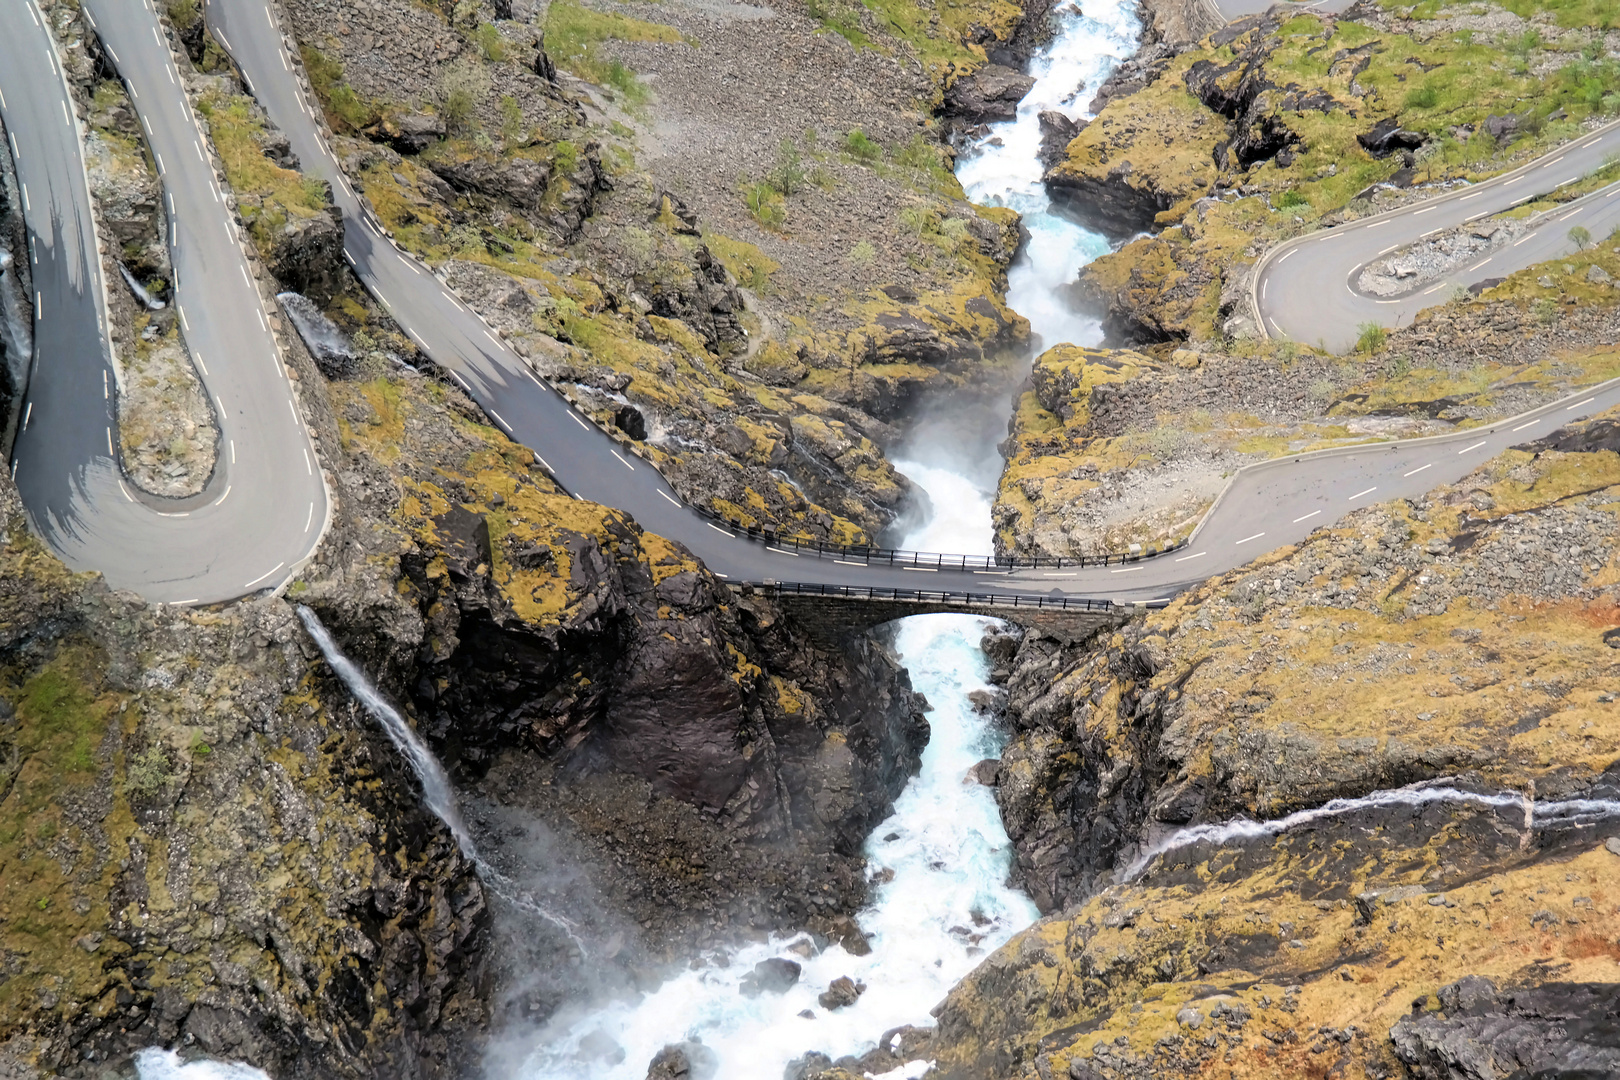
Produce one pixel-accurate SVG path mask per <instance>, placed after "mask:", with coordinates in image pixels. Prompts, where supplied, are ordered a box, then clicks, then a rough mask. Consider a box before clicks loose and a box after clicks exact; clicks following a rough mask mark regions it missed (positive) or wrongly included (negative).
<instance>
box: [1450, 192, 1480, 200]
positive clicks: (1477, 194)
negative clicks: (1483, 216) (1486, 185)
mask: <svg viewBox="0 0 1620 1080" xmlns="http://www.w3.org/2000/svg"><path fill="white" fill-rule="evenodd" d="M1483 194H1485V193H1484V192H1483V191H1476V192H1474V193H1473V194H1471V195H1464V196H1463V197H1462V198H1460V199H1458V200H1457V201H1458V202H1467V201H1468V200H1469V199H1477V198H1479V197H1480V196H1481V195H1483Z"/></svg>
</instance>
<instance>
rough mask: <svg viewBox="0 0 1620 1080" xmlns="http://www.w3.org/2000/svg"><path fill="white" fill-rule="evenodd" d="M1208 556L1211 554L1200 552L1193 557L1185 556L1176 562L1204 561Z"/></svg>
mask: <svg viewBox="0 0 1620 1080" xmlns="http://www.w3.org/2000/svg"><path fill="white" fill-rule="evenodd" d="M1208 554H1209V552H1207V551H1200V552H1197V553H1196V554H1193V555H1183V556H1182V557H1181V558H1179V559H1177V560H1176V562H1186V561H1187V560H1188V559H1202V558H1203V557H1204V556H1205V555H1208Z"/></svg>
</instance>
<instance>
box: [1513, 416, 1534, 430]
mask: <svg viewBox="0 0 1620 1080" xmlns="http://www.w3.org/2000/svg"><path fill="white" fill-rule="evenodd" d="M1539 423H1541V418H1540V417H1539V416H1538V417H1536V419H1534V420H1526V421H1525V422H1524V423H1522V424H1520V425H1519V426H1518V427H1516V428H1514V429H1513V430H1514V431H1523V430H1524V429H1525V428H1527V427H1530V426H1531V425H1532V424H1539Z"/></svg>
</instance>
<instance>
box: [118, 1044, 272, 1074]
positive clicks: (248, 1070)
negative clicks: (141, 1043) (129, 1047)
mask: <svg viewBox="0 0 1620 1080" xmlns="http://www.w3.org/2000/svg"><path fill="white" fill-rule="evenodd" d="M135 1075H136V1076H138V1077H140V1080H270V1077H269V1076H268V1075H267V1074H265V1073H263V1072H261V1071H260V1070H258V1069H255V1068H254V1067H253V1066H251V1065H243V1064H242V1063H241V1062H224V1061H209V1060H207V1059H206V1058H201V1059H198V1060H196V1061H182V1060H181V1058H180V1055H179V1054H177V1053H175V1052H174V1051H173V1050H160V1049H158V1048H156V1047H148V1048H147V1049H145V1050H142V1051H141V1052H140V1053H138V1054H136V1055H135Z"/></svg>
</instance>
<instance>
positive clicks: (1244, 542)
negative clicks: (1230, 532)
mask: <svg viewBox="0 0 1620 1080" xmlns="http://www.w3.org/2000/svg"><path fill="white" fill-rule="evenodd" d="M1264 535H1266V534H1265V533H1263V532H1257V533H1255V534H1254V535H1253V536H1245V537H1244V538H1243V539H1241V540H1239V541H1238V542H1237V544H1247V543H1248V542H1249V541H1250V540H1258V539H1260V538H1261V537H1262V536H1264ZM1237 544H1233V545H1232V546H1233V547H1236V546H1237Z"/></svg>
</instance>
